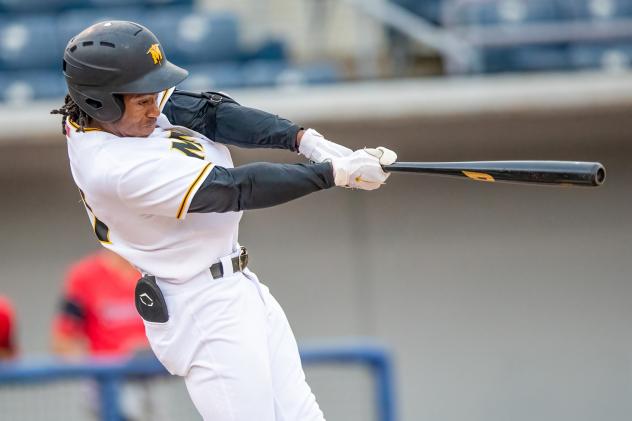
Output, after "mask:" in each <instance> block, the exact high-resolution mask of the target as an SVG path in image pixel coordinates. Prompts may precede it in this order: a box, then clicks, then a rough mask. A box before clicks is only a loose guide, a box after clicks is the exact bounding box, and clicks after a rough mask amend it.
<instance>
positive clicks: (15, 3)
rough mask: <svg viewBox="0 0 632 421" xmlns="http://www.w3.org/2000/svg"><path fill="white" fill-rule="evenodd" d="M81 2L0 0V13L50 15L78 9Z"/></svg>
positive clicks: (80, 0)
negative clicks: (74, 8)
mask: <svg viewBox="0 0 632 421" xmlns="http://www.w3.org/2000/svg"><path fill="white" fill-rule="evenodd" d="M82 3H83V2H82V0H0V12H8V13H29V14H39V13H50V12H58V11H60V10H64V9H69V8H73V7H80V6H81V5H82Z"/></svg>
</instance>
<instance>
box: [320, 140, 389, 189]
mask: <svg viewBox="0 0 632 421" xmlns="http://www.w3.org/2000/svg"><path fill="white" fill-rule="evenodd" d="M382 155H383V154H382ZM331 165H332V166H333V169H334V181H335V183H336V186H340V187H349V188H354V189H362V190H375V189H377V188H379V187H380V186H381V185H382V184H384V182H385V181H386V179H387V178H388V176H389V174H387V173H385V172H384V170H382V165H381V164H380V159H379V158H377V157H376V156H375V155H373V154H371V153H369V152H368V151H367V150H365V149H360V150H357V151H355V152H353V153H352V154H351V155H349V156H345V157H342V158H335V159H332V160H331Z"/></svg>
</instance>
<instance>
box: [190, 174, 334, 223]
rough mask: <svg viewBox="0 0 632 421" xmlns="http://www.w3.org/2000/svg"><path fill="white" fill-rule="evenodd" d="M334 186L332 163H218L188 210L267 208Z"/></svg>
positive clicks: (198, 211) (211, 210)
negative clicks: (229, 166) (220, 165)
mask: <svg viewBox="0 0 632 421" xmlns="http://www.w3.org/2000/svg"><path fill="white" fill-rule="evenodd" d="M334 185H335V183H334V176H333V170H332V167H331V164H330V163H329V162H324V163H321V164H273V163H267V162H257V163H252V164H247V165H242V166H239V167H236V168H225V167H218V166H216V167H214V168H213V170H212V171H211V172H210V173H209V175H208V176H207V178H206V179H205V180H204V182H203V183H202V185H201V186H200V188H199V189H198V191H197V192H196V193H195V195H194V196H193V199H192V200H191V205H190V206H189V213H205V212H231V211H242V210H248V209H260V208H267V207H271V206H276V205H280V204H282V203H285V202H289V201H290V200H294V199H298V198H299V197H302V196H305V195H307V194H309V193H313V192H316V191H318V190H323V189H328V188H330V187H333V186H334Z"/></svg>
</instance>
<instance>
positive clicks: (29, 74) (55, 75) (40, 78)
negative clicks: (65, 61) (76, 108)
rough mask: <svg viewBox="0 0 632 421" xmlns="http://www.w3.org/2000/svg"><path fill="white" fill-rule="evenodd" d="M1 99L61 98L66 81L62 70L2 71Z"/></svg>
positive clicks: (21, 101)
mask: <svg viewBox="0 0 632 421" xmlns="http://www.w3.org/2000/svg"><path fill="white" fill-rule="evenodd" d="M0 83H2V87H3V89H2V90H1V91H0V101H3V102H10V103H27V102H29V101H32V100H37V99H55V98H58V99H60V101H61V99H62V98H63V97H64V95H65V94H66V83H65V82H64V77H63V75H62V73H61V71H57V72H56V71H26V72H10V73H0ZM60 104H61V102H60Z"/></svg>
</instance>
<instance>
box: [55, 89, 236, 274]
mask: <svg viewBox="0 0 632 421" xmlns="http://www.w3.org/2000/svg"><path fill="white" fill-rule="evenodd" d="M169 94H170V92H167V93H164V94H161V96H160V97H159V98H158V100H159V102H160V103H161V104H164V103H165V102H166V99H167V98H168V96H169ZM85 130H86V131H85V132H78V131H77V125H76V124H75V123H74V122H72V121H70V120H67V124H66V132H67V135H66V136H67V139H68V156H69V158H70V169H71V172H72V176H73V178H74V180H75V183H76V184H77V186H78V187H79V189H80V193H81V196H82V199H83V200H84V204H85V207H86V210H87V212H88V215H89V217H90V220H91V221H92V225H93V228H94V231H95V234H96V235H97V238H98V239H99V241H100V242H101V243H102V244H103V245H104V246H105V247H106V248H108V249H111V250H112V251H114V252H116V253H117V254H119V255H121V256H122V257H124V258H125V259H127V260H128V261H129V262H131V263H132V264H133V265H135V266H136V267H137V268H138V269H139V270H140V271H142V272H144V273H148V274H152V275H155V276H157V277H160V278H162V279H165V280H167V281H169V282H174V283H181V282H184V281H186V280H188V279H190V278H192V277H193V276H194V275H196V274H198V273H200V272H202V271H204V270H207V268H208V267H209V266H211V265H212V264H213V263H215V262H217V261H218V260H219V258H220V257H222V256H226V255H228V254H230V253H231V252H233V251H235V250H236V249H237V247H238V244H237V233H238V225H239V220H240V219H241V215H242V212H226V213H195V214H187V211H188V208H189V205H190V203H191V199H192V198H193V196H194V195H195V192H196V191H197V190H198V188H199V187H200V185H201V184H202V182H203V181H204V179H205V178H206V177H207V175H208V174H209V173H210V172H211V170H212V169H213V166H214V165H219V166H222V167H228V168H232V167H233V163H232V160H231V157H230V152H229V151H228V148H226V147H225V146H224V145H221V144H218V143H215V142H213V141H211V140H210V139H208V138H206V137H205V136H204V135H201V134H199V133H197V132H194V131H192V130H189V129H186V128H184V127H178V126H172V125H171V124H170V123H169V120H168V119H167V117H166V116H165V115H164V114H161V115H160V117H159V118H158V123H157V127H156V129H155V130H154V131H153V133H152V134H151V135H150V136H149V137H146V138H144V137H139V138H135V137H118V136H115V135H113V134H111V133H107V132H104V131H101V130H98V129H90V128H87V129H85Z"/></svg>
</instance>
